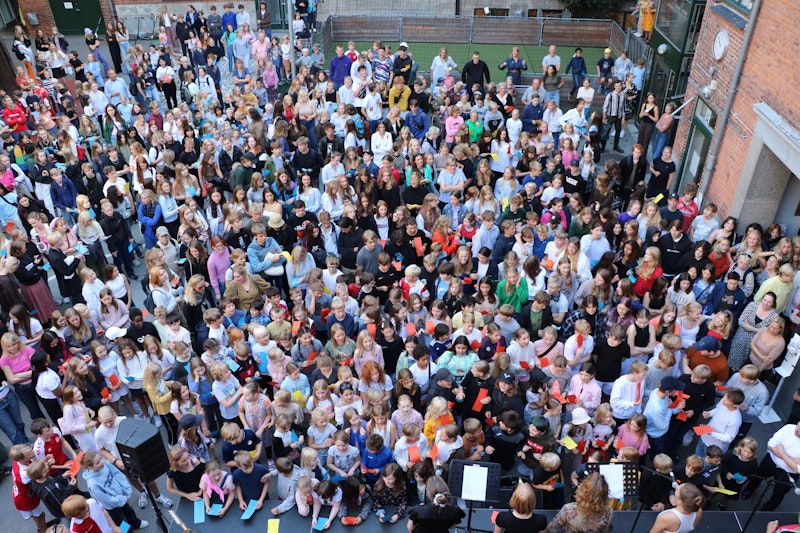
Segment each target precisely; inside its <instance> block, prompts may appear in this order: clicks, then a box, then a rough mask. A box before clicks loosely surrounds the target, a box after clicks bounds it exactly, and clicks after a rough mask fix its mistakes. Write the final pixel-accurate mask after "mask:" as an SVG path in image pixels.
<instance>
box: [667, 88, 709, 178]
mask: <svg viewBox="0 0 800 533" xmlns="http://www.w3.org/2000/svg"><path fill="white" fill-rule="evenodd" d="M716 123H717V114H716V113H715V112H714V110H713V109H711V108H710V107H709V106H708V104H706V103H705V101H704V100H703V99H702V98H701V99H698V101H697V105H696V106H695V108H694V115H693V116H692V125H691V126H690V128H689V136H688V138H687V140H686V150H685V151H684V153H683V159H682V160H681V169H680V173H679V176H680V177H681V179H680V183H678V184H676V185H677V186H674V187H673V190H675V191H682V190H683V186H684V185H686V184H687V183H699V182H700V178H701V177H702V175H703V168H705V165H706V155H707V154H708V149H709V148H710V146H711V136H712V135H713V134H714V126H715V125H716Z"/></svg>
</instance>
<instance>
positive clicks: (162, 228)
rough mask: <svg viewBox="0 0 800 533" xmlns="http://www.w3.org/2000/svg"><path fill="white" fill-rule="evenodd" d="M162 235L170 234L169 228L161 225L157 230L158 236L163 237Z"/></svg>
mask: <svg viewBox="0 0 800 533" xmlns="http://www.w3.org/2000/svg"><path fill="white" fill-rule="evenodd" d="M162 235H169V230H168V229H167V227H166V226H159V227H158V229H157V230H156V236H157V237H161V236H162Z"/></svg>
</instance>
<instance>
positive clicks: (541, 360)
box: [539, 357, 550, 368]
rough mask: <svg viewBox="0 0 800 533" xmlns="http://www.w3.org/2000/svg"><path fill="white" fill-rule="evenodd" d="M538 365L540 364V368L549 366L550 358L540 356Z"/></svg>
mask: <svg viewBox="0 0 800 533" xmlns="http://www.w3.org/2000/svg"><path fill="white" fill-rule="evenodd" d="M539 366H541V367H542V368H544V367H546V366H550V359H548V358H547V357H540V358H539Z"/></svg>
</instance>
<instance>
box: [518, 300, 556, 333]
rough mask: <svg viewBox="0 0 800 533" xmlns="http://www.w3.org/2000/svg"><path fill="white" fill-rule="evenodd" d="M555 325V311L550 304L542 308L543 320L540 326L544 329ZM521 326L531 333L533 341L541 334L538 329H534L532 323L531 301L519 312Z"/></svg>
mask: <svg viewBox="0 0 800 533" xmlns="http://www.w3.org/2000/svg"><path fill="white" fill-rule="evenodd" d="M552 325H553V311H552V310H551V309H550V306H549V305H548V306H547V307H545V308H544V309H543V310H542V322H541V325H540V326H539V329H544V328H546V327H547V326H552ZM519 326H520V327H521V328H525V329H527V330H528V332H529V333H530V334H531V342H533V341H535V340H537V339H538V338H539V335H538V333H537V332H536V331H533V326H532V325H531V302H528V305H526V306H524V307H523V308H522V310H521V311H520V312H519Z"/></svg>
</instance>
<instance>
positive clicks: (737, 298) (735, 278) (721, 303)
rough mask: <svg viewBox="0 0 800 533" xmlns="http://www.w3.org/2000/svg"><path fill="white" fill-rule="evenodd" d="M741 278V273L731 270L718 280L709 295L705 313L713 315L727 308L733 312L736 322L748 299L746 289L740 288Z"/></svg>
mask: <svg viewBox="0 0 800 533" xmlns="http://www.w3.org/2000/svg"><path fill="white" fill-rule="evenodd" d="M739 279H740V276H739V273H738V272H736V271H735V270H731V271H730V272H728V274H727V275H726V276H725V279H721V280H719V281H718V282H716V283H715V284H714V288H713V289H711V293H710V294H709V295H708V300H706V307H705V309H704V310H703V313H704V314H706V315H709V316H711V315H713V314H714V313H718V312H720V311H726V310H727V311H730V312H731V313H732V314H733V320H734V323H736V322H738V321H739V315H741V314H742V311H743V310H744V302H745V300H746V298H745V296H744V291H743V290H742V289H740V288H739Z"/></svg>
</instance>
